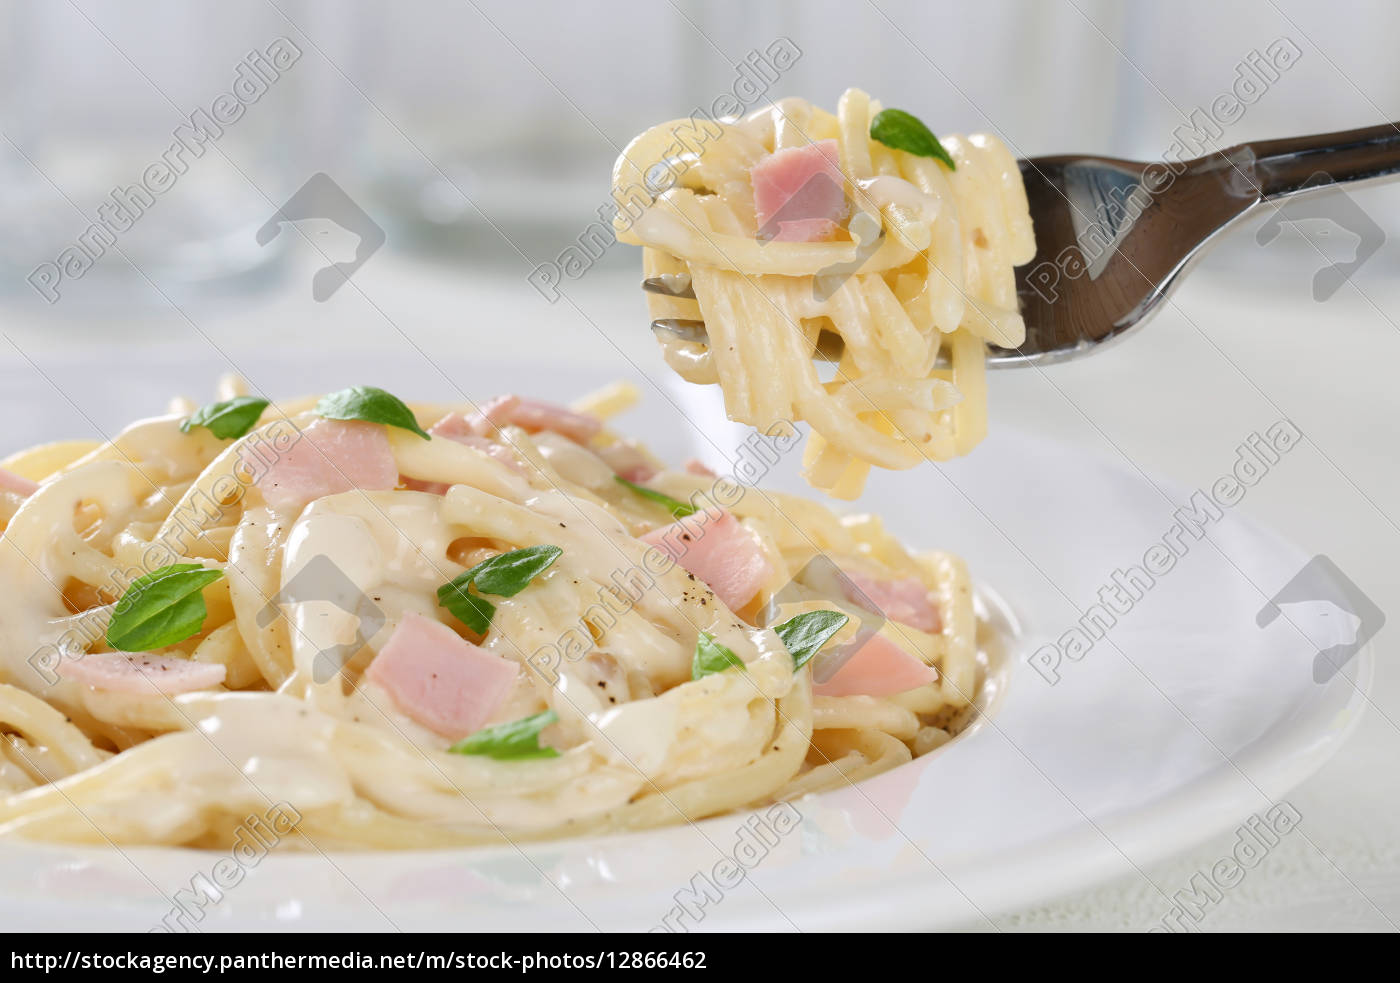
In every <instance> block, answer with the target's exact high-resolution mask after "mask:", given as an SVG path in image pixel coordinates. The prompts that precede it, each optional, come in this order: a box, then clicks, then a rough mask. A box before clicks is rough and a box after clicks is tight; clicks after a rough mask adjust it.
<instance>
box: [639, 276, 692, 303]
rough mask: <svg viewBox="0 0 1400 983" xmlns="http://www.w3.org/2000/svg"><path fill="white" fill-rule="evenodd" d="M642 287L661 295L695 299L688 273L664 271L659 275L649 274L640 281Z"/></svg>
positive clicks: (651, 292)
mask: <svg viewBox="0 0 1400 983" xmlns="http://www.w3.org/2000/svg"><path fill="white" fill-rule="evenodd" d="M642 289H643V290H645V291H646V292H647V293H649V294H660V295H661V296H662V297H678V298H681V299H684V300H694V299H695V289H694V288H693V287H692V286H691V285H690V274H689V273H665V274H662V275H661V276H649V277H647V278H646V279H645V280H643V281H642Z"/></svg>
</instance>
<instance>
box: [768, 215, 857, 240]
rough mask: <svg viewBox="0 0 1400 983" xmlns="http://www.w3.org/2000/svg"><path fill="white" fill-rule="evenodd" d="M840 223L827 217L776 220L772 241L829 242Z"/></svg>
mask: <svg viewBox="0 0 1400 983" xmlns="http://www.w3.org/2000/svg"><path fill="white" fill-rule="evenodd" d="M839 228H841V226H840V225H838V224H837V223H835V222H833V221H832V220H831V219H829V218H799V219H793V220H792V221H780V222H778V231H777V233H775V234H774V236H773V241H774V242H829V241H830V240H831V239H832V237H833V236H835V235H836V230H837V229H839Z"/></svg>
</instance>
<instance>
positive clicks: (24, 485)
mask: <svg viewBox="0 0 1400 983" xmlns="http://www.w3.org/2000/svg"><path fill="white" fill-rule="evenodd" d="M38 490H39V483H38V482H37V481H30V480H29V479H28V478H26V477H24V476H23V475H18V474H15V473H14V472H13V471H6V470H5V469H4V468H0V491H7V492H14V493H15V494H16V495H19V496H22V497H23V498H28V497H29V496H30V495H33V494H34V493H35V492H36V491H38Z"/></svg>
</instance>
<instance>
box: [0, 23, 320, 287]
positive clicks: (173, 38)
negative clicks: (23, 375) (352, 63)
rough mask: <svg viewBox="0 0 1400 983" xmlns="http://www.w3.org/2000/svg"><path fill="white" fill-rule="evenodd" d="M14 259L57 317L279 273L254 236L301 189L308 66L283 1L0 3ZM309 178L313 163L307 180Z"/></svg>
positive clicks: (276, 250)
mask: <svg viewBox="0 0 1400 983" xmlns="http://www.w3.org/2000/svg"><path fill="white" fill-rule="evenodd" d="M0 31H3V35H0V61H3V71H4V73H5V79H4V82H5V84H4V94H3V96H0V106H3V136H4V140H3V142H0V178H2V179H0V204H3V207H4V214H5V215H6V217H7V220H8V221H7V234H6V236H5V237H4V238H3V240H0V263H3V265H4V267H5V274H6V275H5V279H4V282H5V284H6V286H7V290H8V292H9V293H10V294H11V299H12V300H15V301H19V302H22V303H25V304H26V305H28V304H38V305H39V306H40V307H41V308H42V307H43V306H45V305H48V306H50V307H52V308H53V309H54V310H56V311H59V312H61V313H66V312H68V311H70V310H90V309H92V308H102V307H106V306H107V305H111V304H113V303H114V302H120V303H121V304H122V305H123V306H131V305H133V304H136V305H139V304H141V303H143V302H147V303H150V304H152V305H165V306H168V302H167V301H166V299H165V298H166V297H168V298H170V299H171V300H175V301H176V302H177V303H178V302H182V301H184V300H188V299H191V298H194V297H202V296H207V295H209V294H211V293H234V292H240V293H241V292H245V291H246V290H247V289H249V288H250V287H252V286H254V285H257V284H263V283H268V282H271V280H272V279H273V274H274V273H275V272H276V270H277V268H278V265H279V263H280V260H281V259H282V257H283V256H284V254H285V252H286V249H285V245H284V244H283V243H281V242H274V243H272V244H271V245H269V246H260V245H259V244H258V242H257V240H256V238H255V233H256V230H257V229H258V227H259V226H261V225H262V224H263V223H264V222H266V221H267V220H268V218H269V217H270V216H271V215H272V214H273V213H274V212H275V211H276V209H277V207H278V206H279V205H280V204H281V203H282V201H283V199H284V198H285V196H286V195H287V194H289V193H290V190H289V187H288V185H289V183H290V182H291V181H293V180H294V178H289V177H288V171H287V169H288V166H289V164H290V162H291V161H292V160H294V159H295V158H296V156H297V154H296V148H295V147H294V146H290V144H293V143H294V142H295V136H294V134H289V132H288V130H287V128H286V122H287V121H288V120H290V119H295V118H296V116H297V115H298V114H297V113H296V111H295V109H296V107H297V106H298V105H299V104H300V102H301V92H300V91H299V86H300V83H299V81H298V74H299V73H302V72H304V70H305V67H306V66H305V64H304V62H306V61H310V60H311V59H309V58H307V57H306V53H305V52H304V51H300V50H299V46H297V45H296V44H294V43H291V44H289V43H287V42H286V41H285V40H281V39H283V38H285V36H286V35H287V33H288V31H287V28H286V27H285V25H284V24H283V23H282V22H281V18H280V17H279V16H278V15H277V13H276V11H275V10H274V9H273V8H271V7H262V6H254V7H252V8H240V9H238V10H236V11H234V10H229V9H225V8H223V7H219V6H215V5H212V4H198V5H191V4H185V3H178V2H155V3H145V4H141V5H120V6H119V5H113V4H102V3H91V2H87V3H77V4H68V3H41V2H38V0H9V2H6V3H5V4H4V6H3V7H0ZM302 177H304V175H302Z"/></svg>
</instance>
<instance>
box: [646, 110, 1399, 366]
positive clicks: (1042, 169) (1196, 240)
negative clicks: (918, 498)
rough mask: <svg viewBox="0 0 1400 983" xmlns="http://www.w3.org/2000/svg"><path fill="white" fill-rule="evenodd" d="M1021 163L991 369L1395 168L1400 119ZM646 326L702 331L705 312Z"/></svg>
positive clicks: (1093, 322) (690, 293)
mask: <svg viewBox="0 0 1400 983" xmlns="http://www.w3.org/2000/svg"><path fill="white" fill-rule="evenodd" d="M1020 165H1021V177H1022V178H1023V179H1024V181H1025V185H1026V197H1027V199H1028V200H1029V202H1030V213H1031V221H1032V223H1033V225H1034V228H1035V242H1036V253H1035V258H1034V259H1032V260H1031V261H1030V262H1029V263H1027V264H1026V265H1024V266H1021V267H1018V268H1017V271H1016V293H1017V296H1018V298H1019V299H1020V305H1021V315H1022V317H1023V318H1024V319H1025V322H1026V341H1025V344H1023V345H1022V346H1021V347H1019V348H1000V347H997V346H995V345H989V346H988V347H987V359H988V361H989V362H990V363H991V364H992V365H993V366H998V367H1005V366H1017V365H1028V364H1030V363H1033V362H1034V363H1039V364H1049V363H1052V362H1060V361H1064V360H1066V359H1071V358H1077V357H1079V356H1081V355H1087V354H1088V353H1089V352H1092V351H1095V350H1097V349H1099V348H1101V347H1102V346H1103V345H1104V343H1105V342H1108V341H1112V340H1115V339H1117V338H1121V337H1122V336H1123V335H1125V334H1127V333H1128V332H1129V331H1131V330H1132V329H1134V328H1136V327H1138V326H1139V325H1141V324H1142V323H1143V322H1145V321H1146V320H1147V319H1148V318H1149V317H1151V316H1152V314H1154V313H1155V312H1156V311H1157V310H1159V309H1160V308H1161V306H1162V301H1164V300H1166V299H1167V297H1169V296H1170V295H1171V292H1172V291H1173V290H1175V289H1176V287H1177V286H1178V285H1179V284H1180V283H1181V280H1182V277H1183V276H1184V275H1185V274H1186V273H1187V272H1188V271H1189V270H1190V269H1191V268H1192V267H1193V266H1194V265H1195V263H1196V262H1197V261H1198V260H1199V259H1200V258H1201V256H1202V255H1204V253H1205V251H1206V247H1207V246H1208V245H1209V244H1210V243H1211V242H1212V241H1213V240H1214V239H1215V238H1216V237H1217V236H1218V235H1219V234H1220V233H1221V232H1223V231H1224V230H1225V229H1226V228H1227V227H1228V226H1230V225H1231V224H1233V223H1235V222H1237V221H1241V220H1242V219H1243V218H1244V217H1245V216H1246V215H1250V214H1255V213H1257V212H1258V210H1259V209H1260V208H1262V207H1265V205H1266V203H1269V202H1277V201H1280V200H1281V199H1285V198H1292V197H1295V196H1300V195H1321V194H1326V193H1328V192H1329V191H1335V190H1336V186H1337V185H1340V184H1353V183H1358V182H1377V181H1382V180H1389V179H1393V178H1395V177H1397V176H1400V123H1384V124H1382V125H1380V126H1372V127H1367V128H1364V129H1360V130H1346V131H1344V132H1341V133H1324V134H1319V135H1315V136H1305V137H1291V138H1285V139H1282V140H1267V141H1261V142H1257V143H1244V144H1240V145H1239V146H1236V147H1231V148H1229V149H1228V150H1221V151H1217V152H1216V153H1213V154H1208V155H1206V156H1204V157H1198V158H1196V159H1195V160H1190V161H1184V162H1179V163H1175V164H1172V163H1166V162H1156V163H1152V164H1145V163H1142V162H1140V161H1131V160H1117V159H1114V158H1110V157H1083V156H1060V157H1035V158H1032V159H1030V160H1023V161H1021V162H1020ZM642 289H643V290H646V291H648V292H650V293H654V294H660V295H663V296H667V297H678V298H688V299H694V297H695V292H694V290H692V289H691V285H690V278H689V277H688V276H686V275H684V274H679V275H672V276H665V277H651V278H648V279H646V280H643V281H642ZM651 327H652V330H653V331H655V332H659V333H664V334H667V335H671V336H674V337H679V338H682V339H684V340H687V341H694V342H699V343H704V342H705V341H706V337H707V336H706V334H705V324H704V322H703V321H695V320H688V319H684V318H660V319H658V320H655V321H653V322H652V324H651ZM818 353H819V354H820V355H821V356H822V357H824V358H828V359H832V360H835V359H839V358H840V354H841V339H840V336H839V335H836V334H834V333H833V332H823V333H822V336H821V339H820V341H819V343H818Z"/></svg>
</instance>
